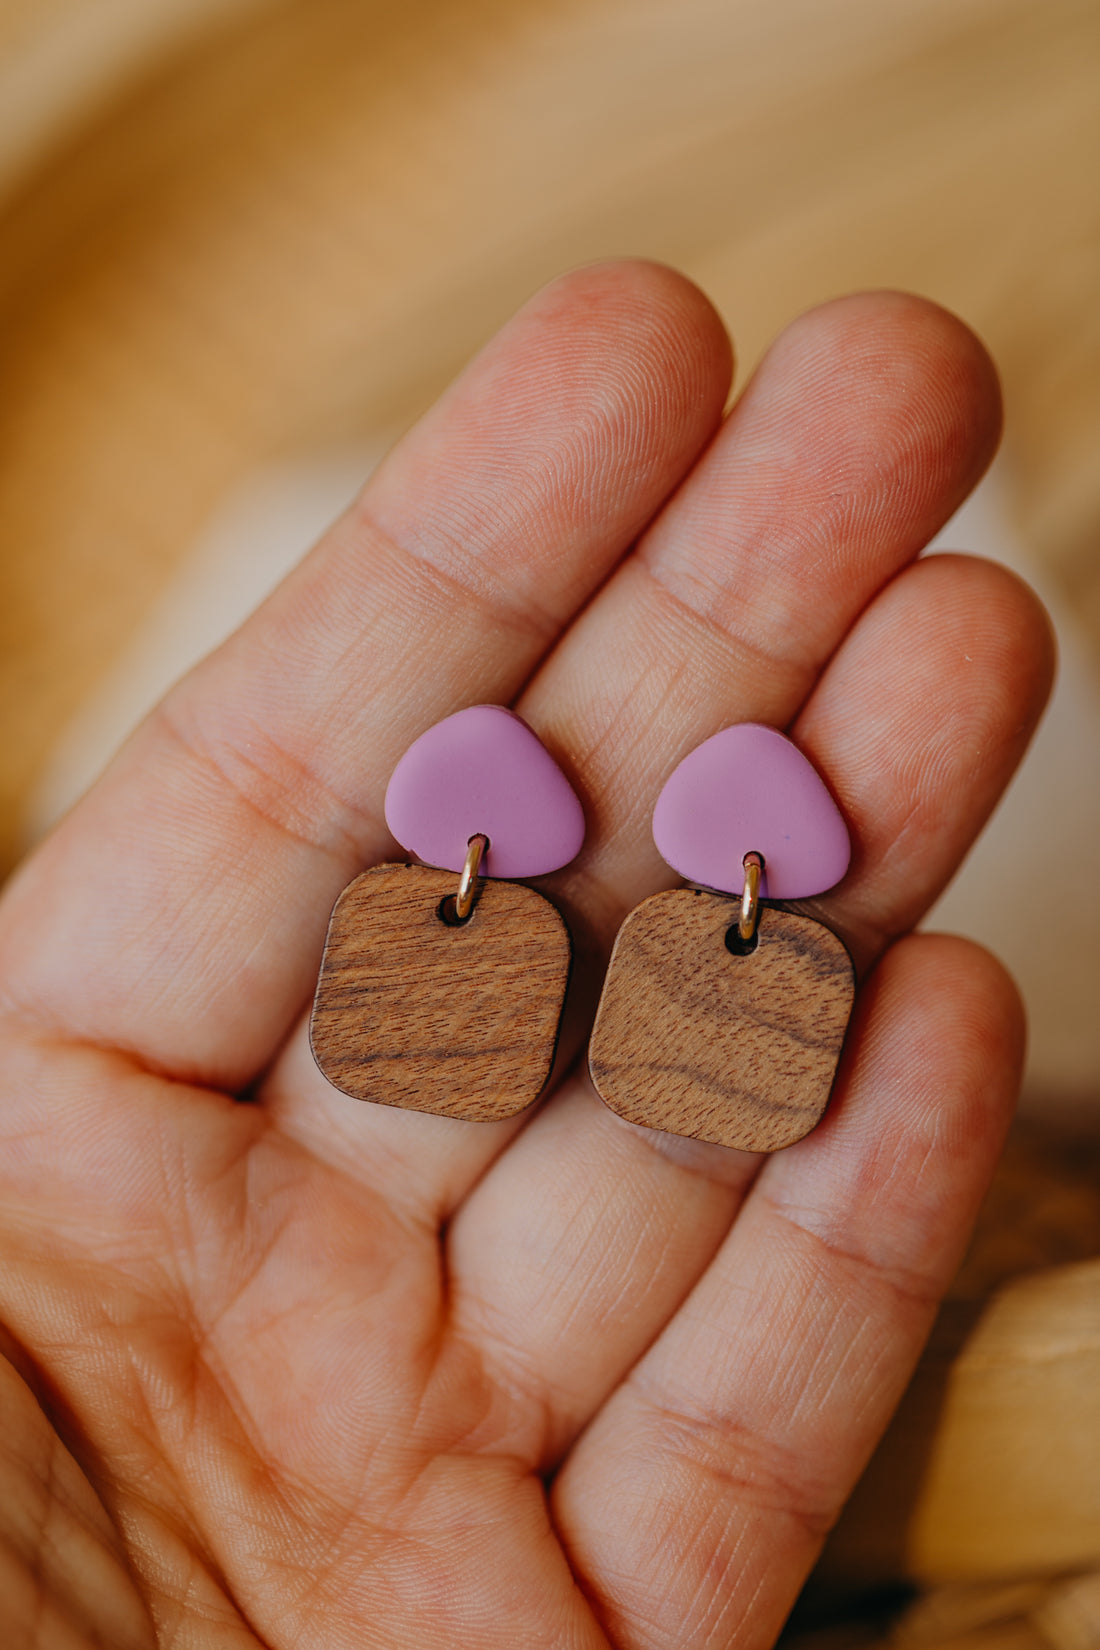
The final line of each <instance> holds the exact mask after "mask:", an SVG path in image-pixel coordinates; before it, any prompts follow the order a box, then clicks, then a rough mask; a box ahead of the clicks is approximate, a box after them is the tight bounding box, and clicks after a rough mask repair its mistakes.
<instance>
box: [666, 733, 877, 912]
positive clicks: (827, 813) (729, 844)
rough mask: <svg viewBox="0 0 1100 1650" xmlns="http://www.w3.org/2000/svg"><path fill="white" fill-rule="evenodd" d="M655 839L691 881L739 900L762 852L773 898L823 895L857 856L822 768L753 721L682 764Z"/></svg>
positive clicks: (765, 884)
mask: <svg viewBox="0 0 1100 1650" xmlns="http://www.w3.org/2000/svg"><path fill="white" fill-rule="evenodd" d="M653 840H654V842H656V844H657V847H658V849H659V850H660V853H661V855H662V857H663V858H664V859H666V860H667V861H668V863H669V864H670V865H671V866H672V868H673V870H674V871H679V873H680V875H681V876H683V877H686V878H687V879H688V881H689V882H698V883H702V885H703V886H704V887H705V888H719V889H721V890H722V891H723V892H724V893H727V894H740V893H741V891H742V889H743V888H744V886H745V873H744V868H743V865H742V861H743V860H744V857H745V855H746V854H747V853H750V852H751V851H753V850H755V851H756V852H757V853H758V854H761V855H763V858H764V865H765V872H764V879H763V885H762V890H761V891H762V892H763V893H764V894H765V895H766V896H767V897H768V898H770V899H808V898H809V897H810V895H812V894H823V893H824V892H825V890H826V888H832V887H833V885H834V883H837V882H839V881H840V879H841V877H842V876H843V875H844V873H845V871H846V870H847V869H848V861H849V858H850V857H851V843H850V841H849V837H848V830H847V827H846V825H845V823H844V820H843V818H842V817H841V813H840V809H839V808H838V807H837V805H836V803H835V802H834V801H833V799H832V797H831V796H830V795H829V792H828V790H827V789H826V787H825V784H824V781H823V780H822V779H821V777H820V775H819V774H818V773H817V771H816V769H815V768H813V767H812V766H811V764H810V762H809V761H808V760H807V758H806V757H805V756H803V754H802V752H801V751H800V750H799V749H798V747H797V745H792V744H791V741H790V740H789V739H787V738H785V737H784V735H783V734H781V733H777V732H776V730H775V728H766V727H762V726H761V725H760V724H759V723H756V722H739V723H738V724H737V725H736V727H732V728H724V729H723V730H722V732H721V733H716V734H714V736H713V737H712V738H710V739H707V740H704V742H703V743H702V744H701V745H698V746H697V747H696V748H695V750H693V751H692V752H691V754H690V755H689V756H685V757H684V760H683V761H682V762H681V763H680V766H679V767H678V768H676V769H674V770H673V772H672V774H671V775H670V776H669V779H668V781H667V783H666V784H665V788H664V790H663V791H662V792H661V794H660V796H659V797H658V798H657V806H656V807H655V808H654V810H653Z"/></svg>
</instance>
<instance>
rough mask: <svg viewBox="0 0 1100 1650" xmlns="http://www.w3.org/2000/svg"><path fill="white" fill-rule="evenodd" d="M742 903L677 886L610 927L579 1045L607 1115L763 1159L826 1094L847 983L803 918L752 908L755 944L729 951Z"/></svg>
mask: <svg viewBox="0 0 1100 1650" xmlns="http://www.w3.org/2000/svg"><path fill="white" fill-rule="evenodd" d="M739 908H740V901H739V900H734V899H729V898H727V897H726V896H724V895H720V894H711V893H706V892H704V891H702V890H700V889H693V888H678V889H675V890H674V891H672V892H670V893H664V894H654V895H653V896H652V898H650V899H647V900H643V902H642V904H641V905H639V906H637V907H636V908H635V909H634V910H633V911H632V912H631V913H630V915H629V916H628V917H627V919H626V921H625V922H624V924H623V926H622V928H621V929H620V930H619V936H618V939H617V940H616V942H615V949H614V951H613V953H612V956H611V964H610V967H609V969H608V974H607V980H606V982H605V984H604V989H603V996H602V998H601V1000H600V1007H599V1012H598V1014H597V1016H596V1024H595V1027H594V1029H593V1032H592V1041H591V1045H590V1048H589V1065H590V1068H591V1071H592V1079H593V1081H594V1083H595V1085H596V1088H597V1089H598V1091H599V1093H600V1095H601V1097H602V1099H603V1100H604V1101H605V1102H606V1104H607V1105H608V1106H610V1107H611V1109H612V1111H615V1112H618V1114H619V1115H620V1117H625V1118H627V1119H629V1121H630V1122H632V1123H641V1124H644V1125H645V1126H646V1127H648V1128H651V1129H664V1130H666V1131H668V1132H669V1133H670V1134H683V1135H690V1136H693V1137H694V1138H695V1139H698V1140H713V1141H715V1142H717V1144H719V1145H721V1146H736V1147H740V1148H741V1149H742V1150H744V1151H752V1152H774V1151H777V1150H778V1149H779V1148H780V1147H782V1146H790V1145H792V1144H793V1143H794V1142H795V1141H796V1140H800V1139H801V1138H802V1136H803V1135H804V1134H807V1133H808V1132H809V1131H810V1129H812V1128H813V1127H814V1125H815V1123H817V1122H818V1120H819V1119H820V1117H821V1114H822V1112H823V1111H824V1110H825V1106H826V1103H827V1101H828V1099H829V1092H830V1090H831V1089H832V1086H833V1079H834V1077H835V1075H836V1067H837V1061H838V1060H839V1058H840V1050H841V1046H842V1044H843V1042H844V1033H845V1030H846V1028H847V1024H848V1017H849V1014H850V1013H851V1007H852V997H853V992H854V979H853V971H852V963H851V959H850V957H849V956H848V953H847V951H846V950H845V949H844V946H843V945H842V943H841V941H840V940H838V939H837V937H836V935H835V934H834V933H832V931H831V930H830V929H828V928H825V927H823V926H822V924H821V923H819V922H814V921H813V920H812V919H811V918H810V917H804V916H799V915H796V914H795V913H794V912H792V911H784V910H781V909H777V908H776V907H774V906H767V905H764V906H762V907H761V911H760V921H759V926H758V929H757V937H756V943H755V948H754V949H753V950H751V951H750V952H748V953H747V954H746V955H743V956H737V955H733V954H731V951H730V950H729V949H728V948H727V945H726V936H727V933H729V932H730V930H731V928H732V929H733V932H734V933H736V922H737V917H738V912H739Z"/></svg>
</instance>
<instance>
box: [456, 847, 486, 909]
mask: <svg viewBox="0 0 1100 1650" xmlns="http://www.w3.org/2000/svg"><path fill="white" fill-rule="evenodd" d="M488 852H489V838H488V837H487V836H486V835H485V834H484V833H483V832H481V831H479V832H478V833H477V835H476V836H472V837H471V838H470V840H469V843H468V844H467V847H466V863H465V865H463V867H462V875H461V876H460V877H459V879H458V893H457V894H456V895H455V916H456V917H457V918H458V920H459V922H465V921H466V918H467V917H468V916H469V915H470V912H471V911H472V910H473V908H474V899H475V897H476V895H477V879H478V876H479V874H480V871H481V862H482V860H483V859H484V858H485V855H486V854H487V853H488Z"/></svg>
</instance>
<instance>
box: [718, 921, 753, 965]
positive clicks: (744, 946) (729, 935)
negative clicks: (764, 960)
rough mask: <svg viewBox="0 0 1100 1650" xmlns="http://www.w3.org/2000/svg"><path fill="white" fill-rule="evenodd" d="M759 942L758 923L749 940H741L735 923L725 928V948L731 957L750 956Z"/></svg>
mask: <svg viewBox="0 0 1100 1650" xmlns="http://www.w3.org/2000/svg"><path fill="white" fill-rule="evenodd" d="M759 944H760V924H759V923H757V925H756V928H755V930H754V931H753V936H752V939H751V940H743V939H742V938H741V934H740V930H739V929H738V927H737V924H736V923H734V924H733V925H732V927H730V928H727V929H726V950H727V951H728V952H729V954H730V956H731V957H751V956H752V954H753V952H754V951H755V950H756V947H757V946H758V945H759Z"/></svg>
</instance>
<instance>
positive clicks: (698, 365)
mask: <svg viewBox="0 0 1100 1650" xmlns="http://www.w3.org/2000/svg"><path fill="white" fill-rule="evenodd" d="M728 376H729V349H728V342H727V340H726V338H725V334H724V332H723V330H722V327H721V324H720V322H719V320H718V318H717V316H716V315H715V313H714V311H713V309H712V308H711V306H710V305H709V304H708V303H707V301H706V300H705V299H704V298H703V297H702V295H701V294H700V293H699V292H698V291H697V289H696V288H694V287H693V286H692V285H691V284H690V283H689V282H688V281H686V280H684V279H683V278H682V277H680V276H677V275H675V274H673V273H672V272H671V271H668V270H664V269H661V268H658V267H656V266H652V265H645V264H617V265H609V266H603V267H600V268H596V269H590V270H585V271H581V272H579V273H577V274H574V275H572V276H568V277H566V278H564V279H563V280H561V281H558V282H556V283H554V284H553V285H552V286H551V287H549V288H547V289H546V290H545V291H544V292H542V293H541V294H540V295H539V296H538V297H536V298H535V299H534V300H533V301H532V302H531V303H530V304H529V305H528V306H527V307H526V308H525V309H524V310H523V311H521V312H520V314H519V316H517V317H516V319H515V320H513V321H512V322H511V323H510V324H509V325H508V326H507V327H506V328H505V329H504V330H503V332H502V333H501V334H500V335H499V336H498V337H497V338H496V339H495V340H494V341H493V342H492V343H491V344H490V345H489V346H488V347H487V349H486V350H485V351H484V352H483V353H482V355H481V356H480V357H478V359H477V360H476V361H475V362H474V363H473V364H472V366H471V367H470V368H469V369H468V370H467V371H466V372H465V373H464V374H463V375H462V377H461V378H460V379H459V380H458V382H457V383H456V384H455V386H454V387H453V388H452V389H451V390H450V391H449V392H448V393H447V394H446V395H445V396H444V397H443V399H442V400H441V402H440V403H439V404H438V405H437V406H436V407H435V408H434V409H433V410H432V411H431V412H430V413H429V414H428V415H427V416H426V418H425V419H423V420H422V421H421V423H420V424H419V425H418V426H417V427H416V428H415V429H414V430H413V431H412V432H411V433H410V434H409V435H408V436H407V437H406V438H405V439H404V440H403V441H402V442H401V443H400V444H399V445H398V447H397V448H396V449H395V450H394V452H393V453H392V454H391V456H390V457H389V458H388V460H387V461H386V462H385V463H384V464H383V465H382V467H381V469H380V471H379V472H378V473H377V474H376V476H375V477H374V478H373V479H372V480H371V482H370V483H369V485H368V486H367V488H366V490H365V491H364V493H363V495H362V497H361V498H360V500H359V501H358V502H357V504H356V505H355V506H354V507H353V508H352V509H351V510H350V511H349V512H348V514H347V515H346V516H345V517H344V518H343V519H342V520H341V521H339V522H338V523H337V524H336V526H335V527H334V528H333V529H332V530H331V532H330V533H329V534H327V535H326V537H325V539H324V540H323V541H322V543H321V544H320V545H319V547H318V548H317V549H316V550H315V551H314V552H313V554H312V555H311V556H309V557H308V558H307V559H306V561H305V562H304V563H303V565H302V566H301V567H300V568H299V569H298V570H297V571H296V572H295V573H294V574H292V575H291V577H290V578H289V579H288V580H287V581H286V582H285V583H284V584H283V585H282V586H281V588H280V589H279V590H278V591H277V592H276V593H275V594H274V595H273V596H272V597H271V599H270V600H269V601H268V602H267V603H265V604H264V606H263V607H262V608H261V609H260V611H259V613H258V614H257V615H256V616H255V617H254V618H253V619H252V620H250V621H249V622H248V624H246V625H245V627H244V628H243V629H242V630H241V631H240V632H239V633H238V634H237V635H236V636H235V637H234V638H232V639H231V640H230V641H229V642H228V643H227V644H226V645H225V646H224V647H223V648H221V649H220V650H219V651H218V652H217V653H215V654H214V655H213V656H212V657H211V658H210V659H208V660H207V661H205V662H204V663H203V664H202V665H200V666H199V667H198V669H197V670H196V671H194V672H193V673H192V674H191V676H189V677H188V678H187V679H186V680H185V681H184V682H183V683H182V684H181V685H180V686H179V687H178V688H177V689H176V690H175V691H174V692H173V693H172V694H170V695H169V697H168V698H167V700H166V701H165V702H164V704H163V705H162V706H161V707H160V709H159V710H158V711H157V712H156V713H154V715H153V716H152V717H151V718H150V719H149V720H148V721H147V722H146V724H145V725H144V726H143V727H142V728H141V729H140V730H139V731H138V732H137V733H136V734H135V735H134V737H133V738H132V739H131V740H130V742H129V743H128V745H127V746H126V747H125V749H124V750H123V751H122V753H121V754H120V756H119V757H118V758H117V760H116V761H115V763H114V764H113V766H112V768H111V769H110V770H109V772H108V774H107V775H106V776H105V778H104V779H103V780H102V781H101V782H100V784H99V785H97V786H96V787H95V788H94V789H93V791H92V792H91V793H90V794H89V796H88V797H87V798H86V799H85V800H84V802H83V803H82V804H80V805H79V806H78V808H77V809H76V810H75V811H74V813H73V814H72V815H71V816H70V817H69V818H68V819H67V820H66V821H65V822H64V823H63V824H62V826H61V827H60V828H59V830H58V831H57V832H56V833H55V834H54V835H53V836H52V838H51V839H50V840H49V841H48V842H47V843H46V844H45V846H44V847H43V848H42V849H41V850H40V851H39V853H38V854H36V855H35V856H34V857H33V858H32V859H31V861H30V862H29V863H28V864H27V865H26V866H25V867H24V869H23V871H22V873H21V874H20V875H19V877H18V878H17V879H16V881H15V884H14V885H13V886H12V887H11V888H10V890H9V893H8V896H7V899H6V902H5V905H4V908H3V914H2V917H0V980H2V981H3V987H4V992H5V999H6V1001H7V1003H8V1004H9V1006H10V1007H12V1008H14V1010H15V1011H16V1012H17V1013H21V1014H25V1015H27V1016H30V1017H32V1018H33V1019H34V1020H35V1021H36V1023H37V1024H39V1025H41V1026H45V1027H54V1028H56V1029H57V1031H58V1032H59V1033H61V1034H63V1035H65V1036H68V1037H73V1038H86V1039H89V1040H92V1041H95V1042H100V1043H109V1044H111V1045H113V1046H117V1047H119V1048H121V1049H124V1050H126V1051H128V1052H130V1053H133V1054H134V1055H136V1056H137V1057H138V1058H140V1059H141V1060H142V1061H144V1062H146V1063H147V1064H149V1065H151V1066H153V1067H155V1068H156V1069H158V1070H161V1071H165V1072H168V1073H170V1074H172V1075H176V1076H180V1077H183V1078H186V1079H188V1080H193V1081H199V1082H206V1083H211V1084H218V1085H221V1086H227V1087H229V1088H238V1087H240V1086H242V1085H245V1084H247V1083H249V1082H250V1081H251V1080H252V1078H253V1077H254V1076H255V1074H256V1073H257V1072H258V1071H259V1070H260V1069H261V1068H262V1067H263V1066H264V1065H265V1064H266V1063H267V1062H268V1061H269V1060H270V1058H271V1055H272V1053H273V1052H274V1050H275V1048H276V1047H277V1046H278V1045H279V1043H280V1042H281V1041H282V1040H283V1038H284V1037H285V1036H286V1033H287V1030H288V1028H289V1026H290V1024H291V1022H292V1020H293V1018H294V1016H295V1014H296V1013H297V1012H298V1011H299V1009H300V1007H301V1005H302V1003H303V1001H304V1000H305V998H306V996H307V994H308V991H309V988H310V980H311V976H312V974H313V973H314V972H315V969H316V963H317V958H318V954H319V951H320V944H321V939H322V936H323V933H324V926H325V922H326V920H327V916H328V912H329V909H330V907H331V904H332V901H333V899H334V897H335V895H336V894H337V892H338V891H339V889H340V888H341V887H342V886H343V884H344V883H346V882H347V881H348V880H349V879H350V878H351V876H352V875H354V874H355V873H356V872H357V871H359V870H361V869H362V868H363V866H364V865H365V864H369V863H370V862H372V861H374V860H376V859H379V858H381V857H383V856H384V855H385V854H386V852H387V851H392V840H391V839H390V837H389V836H388V833H387V832H386V829H385V825H384V821H383V818H382V796H383V792H384V788H385V783H386V780H387V778H388V775H389V773H390V771H391V770H392V768H393V766H394V763H395V762H396V760H397V758H398V757H399V756H400V754H401V752H402V750H403V749H404V748H405V746H407V745H408V744H409V743H410V741H411V740H412V738H413V737H415V736H416V735H417V734H419V733H420V732H422V731H423V730H424V728H425V727H426V726H428V725H429V724H431V723H432V722H434V721H436V720H438V719H439V718H440V717H442V716H443V715H445V714H447V713H449V712H450V711H453V710H455V709H456V708H458V707H460V706H462V705H466V704H469V703H470V702H471V701H475V700H498V701H502V702H504V703H507V702H509V701H510V700H511V699H513V698H514V697H515V695H516V693H517V691H518V690H519V688H520V686H521V684H522V683H523V681H524V680H525V679H526V678H527V677H528V676H529V675H530V673H531V671H532V670H533V668H534V667H535V665H536V664H537V662H538V660H539V659H540V658H541V657H542V655H543V654H544V653H545V652H546V650H547V649H548V648H549V647H550V646H551V645H552V643H553V642H554V640H555V639H556V637H557V635H558V634H559V632H560V630H561V628H562V627H563V626H564V625H565V624H566V623H567V622H568V621H569V619H570V617H571V616H572V614H573V613H574V612H575V611H576V609H577V608H578V607H580V606H581V605H583V604H584V602H585V601H586V600H587V599H588V597H589V596H590V595H591V593H592V591H593V590H594V589H595V588H596V587H597V586H598V585H599V584H600V582H601V581H602V580H603V579H604V578H605V577H606V575H607V573H608V571H609V569H610V568H611V567H612V566H613V564H614V563H615V561H616V560H617V559H618V558H619V557H620V556H621V555H622V553H623V551H624V550H625V549H626V547H627V546H628V545H629V544H630V542H631V540H632V539H633V538H634V536H635V535H636V533H637V532H638V530H639V529H640V528H641V526H642V525H643V524H644V523H645V522H646V520H647V519H648V518H649V517H650V516H651V515H652V514H653V512H654V510H655V509H656V508H657V507H658V505H659V504H660V502H661V501H662V499H663V498H664V497H665V495H666V494H667V493H668V491H669V490H670V489H671V488H672V487H674V486H675V484H676V483H677V481H678V480H679V479H680V477H681V475H682V474H683V472H684V471H685V469H686V468H687V467H688V466H689V465H690V464H691V462H692V460H693V459H694V457H695V456H696V454H697V452H698V450H699V448H700V447H701V446H702V445H703V443H704V442H705V441H706V440H707V438H708V437H709V435H710V434H711V432H712V430H713V428H714V426H715V424H716V422H717V420H718V418H719V416H720V412H721V407H722V403H723V399H724V397H725V394H726V389H727V385H728Z"/></svg>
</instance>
